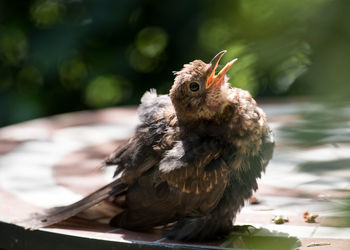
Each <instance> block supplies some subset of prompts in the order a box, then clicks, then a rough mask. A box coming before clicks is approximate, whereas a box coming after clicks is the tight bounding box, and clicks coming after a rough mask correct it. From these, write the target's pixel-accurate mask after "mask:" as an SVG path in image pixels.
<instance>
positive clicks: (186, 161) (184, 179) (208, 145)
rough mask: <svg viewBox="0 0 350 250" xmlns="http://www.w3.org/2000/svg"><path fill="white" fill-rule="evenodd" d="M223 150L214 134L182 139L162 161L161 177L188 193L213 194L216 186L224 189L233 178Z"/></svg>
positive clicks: (160, 166)
mask: <svg viewBox="0 0 350 250" xmlns="http://www.w3.org/2000/svg"><path fill="white" fill-rule="evenodd" d="M223 149H224V148H223V146H222V145H221V143H220V141H219V140H217V139H214V138H210V137H208V138H200V139H198V138H195V137H194V138H193V137H191V136H190V137H188V138H186V140H182V141H178V142H177V143H176V144H175V145H174V147H173V148H172V149H171V150H168V151H167V152H166V154H165V156H164V157H163V159H162V160H161V162H160V164H159V170H160V179H161V180H162V181H166V182H167V183H168V184H169V185H170V186H173V187H176V188H178V189H180V190H181V191H182V192H184V193H193V194H200V193H209V192H211V191H212V189H214V188H219V189H220V192H221V191H223V190H224V187H225V185H226V183H227V181H228V178H229V171H228V170H229V169H228V166H227V164H226V162H225V160H224V159H223V158H222V152H223Z"/></svg>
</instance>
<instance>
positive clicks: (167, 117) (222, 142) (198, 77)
mask: <svg viewBox="0 0 350 250" xmlns="http://www.w3.org/2000/svg"><path fill="white" fill-rule="evenodd" d="M225 52H226V51H222V52H220V53H218V54H217V55H216V56H215V57H214V58H213V59H212V60H211V62H210V63H209V64H206V63H204V62H203V61H201V60H195V61H193V62H191V63H189V64H185V65H184V67H183V69H182V70H180V71H178V72H175V76H176V77H175V80H174V84H173V86H172V88H171V90H170V93H169V95H160V96H157V94H156V92H155V91H154V90H151V91H149V92H146V93H145V94H144V96H143V97H142V99H141V102H142V103H141V105H140V106H139V109H138V114H139V118H140V120H141V124H140V125H139V126H138V127H137V129H136V132H135V135H134V136H133V137H132V138H131V139H130V140H129V141H128V142H127V143H126V144H125V145H123V146H122V147H120V148H118V149H117V150H116V151H115V152H114V153H112V154H111V155H110V156H109V157H108V158H107V159H106V160H105V162H104V164H105V165H106V166H116V170H115V180H114V181H113V182H111V183H109V184H108V185H106V186H104V187H102V188H101V189H99V190H97V191H96V192H94V193H92V194H90V195H88V196H87V197H85V198H83V199H82V200H80V201H78V202H76V203H74V204H72V205H69V206H66V207H63V208H58V209H55V210H53V211H51V212H50V213H48V214H46V215H42V216H39V217H36V218H34V220H33V221H32V224H31V227H32V228H38V227H45V226H48V225H52V224H54V223H57V222H60V221H62V220H65V219H67V218H69V217H71V216H74V215H76V214H77V213H79V212H81V211H83V210H85V209H87V208H90V207H92V206H94V205H96V204H98V203H100V202H102V201H104V200H109V201H110V202H112V204H114V206H119V207H120V206H121V207H123V212H121V213H119V214H116V215H115V216H114V217H113V218H112V219H111V221H110V224H111V225H113V226H115V227H122V228H125V229H130V230H145V229H151V228H153V227H156V226H166V225H168V227H167V230H166V236H167V237H168V238H171V239H176V240H184V241H202V240H211V239H215V238H217V237H221V236H225V235H226V234H227V233H229V232H230V230H231V229H232V227H233V220H234V219H235V216H236V214H237V213H238V212H239V210H240V209H241V208H242V206H243V205H244V201H245V200H247V199H249V198H250V197H251V196H252V192H253V191H255V190H256V189H257V187H258V186H257V178H259V177H260V176H261V172H263V171H264V170H265V167H266V166H267V164H268V162H269V160H270V159H271V157H272V153H273V148H274V139H273V135H272V132H271V130H270V129H269V127H268V124H267V122H266V118H265V114H264V112H263V111H262V110H261V109H260V108H259V107H258V106H257V104H256V102H255V100H254V99H253V98H252V97H251V95H250V94H249V93H248V92H247V91H244V90H242V89H239V88H231V87H230V84H229V83H228V82H227V81H228V78H227V77H226V72H227V71H228V70H229V69H230V67H231V66H232V65H233V64H234V63H235V61H236V59H235V60H232V61H231V62H229V63H228V64H226V65H225V66H224V67H223V68H222V69H221V71H220V72H218V73H217V74H216V69H217V66H218V63H219V61H220V59H221V57H222V56H223V55H224V53H225Z"/></svg>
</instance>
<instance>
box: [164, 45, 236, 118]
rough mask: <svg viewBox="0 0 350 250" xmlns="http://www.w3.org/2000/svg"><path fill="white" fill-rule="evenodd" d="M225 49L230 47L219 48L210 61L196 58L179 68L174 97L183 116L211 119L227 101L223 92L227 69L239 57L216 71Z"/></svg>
mask: <svg viewBox="0 0 350 250" xmlns="http://www.w3.org/2000/svg"><path fill="white" fill-rule="evenodd" d="M225 53H226V50H224V51H221V52H219V53H218V54H217V55H216V56H215V57H214V58H213V59H212V60H211V61H210V63H208V64H207V63H204V62H203V61H201V60H195V61H193V62H190V63H189V64H185V65H184V67H183V69H182V70H180V71H178V72H175V75H176V77H175V81H174V84H173V86H172V88H171V90H170V98H171V101H172V103H173V105H174V107H175V110H176V113H177V116H178V119H179V120H182V121H183V122H194V121H196V120H198V119H205V120H211V119H213V118H214V117H215V116H216V114H217V112H218V111H219V110H220V107H221V106H222V105H223V104H224V103H225V100H226V99H225V95H224V93H223V92H225V89H227V88H228V84H226V82H227V79H228V78H227V77H226V72H227V71H228V70H229V69H230V68H231V66H232V65H233V64H234V63H235V62H236V60H237V59H234V60H232V61H230V62H229V63H227V64H226V65H225V66H224V67H223V68H222V69H221V70H220V71H219V72H218V73H217V74H216V73H215V71H216V68H217V66H218V64H219V61H220V59H221V57H222V56H223V55H224V54H225Z"/></svg>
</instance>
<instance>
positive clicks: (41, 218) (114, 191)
mask: <svg viewBox="0 0 350 250" xmlns="http://www.w3.org/2000/svg"><path fill="white" fill-rule="evenodd" d="M126 189H127V185H125V184H123V183H120V181H119V180H118V179H117V180H115V181H113V182H111V183H109V184H107V185H106V186H104V187H102V188H100V189H98V190H97V191H95V192H93V193H92V194H90V195H88V196H86V197H84V198H83V199H81V200H79V201H77V202H75V203H73V204H71V205H68V206H64V207H57V208H53V209H50V210H48V211H47V212H46V213H44V214H39V215H33V216H32V217H30V218H29V219H27V220H25V221H22V222H21V223H20V224H22V225H23V226H24V227H26V228H28V229H32V230H35V229H38V228H41V227H47V226H50V225H53V224H56V223H58V222H61V221H63V220H66V219H68V218H70V217H72V216H75V215H77V214H78V213H80V212H82V211H83V210H85V209H88V208H90V207H92V206H94V205H96V204H98V203H100V202H101V201H103V200H105V199H107V198H108V197H110V196H115V195H118V194H121V193H122V192H124V191H125V190H126Z"/></svg>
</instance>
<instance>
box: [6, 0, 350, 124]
mask: <svg viewBox="0 0 350 250" xmlns="http://www.w3.org/2000/svg"><path fill="white" fill-rule="evenodd" d="M348 13H350V2H349V1H347V0H338V1H331V0H309V1H294V0H285V1H279V0H267V1H258V0H236V1H233V0H232V1H231V0H222V1H212V0H211V1H209V0H205V1H200V0H194V1H184V0H180V1H159V0H158V1H151V0H146V1H145V0H143V1H141V0H135V1H126V0H119V1H112V0H106V1H91V0H31V1H5V0H2V1H0V125H7V124H11V123H14V122H19V121H23V120H26V119H30V118H35V117H40V116H46V115H50V114H55V113H62V112H68V111H75V110H82V109H90V108H100V107H107V106H111V105H129V104H133V105H134V104H138V102H139V99H140V97H141V95H142V93H143V92H144V91H146V90H147V89H149V88H157V89H158V90H159V92H161V93H167V91H168V89H169V88H170V86H171V84H172V80H173V76H172V73H171V72H172V71H173V70H179V69H180V68H181V67H182V65H183V64H184V63H187V62H189V61H191V60H193V59H202V60H204V61H206V62H208V61H209V60H210V59H211V58H212V57H213V56H214V55H215V54H216V53H217V52H218V51H221V50H223V49H227V50H228V53H227V55H226V56H225V57H224V62H227V61H228V60H231V59H232V58H235V57H238V58H239V61H238V62H237V63H236V64H235V66H234V67H233V68H232V70H231V71H230V72H229V75H230V76H231V83H232V84H233V85H234V86H238V87H242V88H244V89H248V90H250V91H251V92H252V94H253V95H254V96H256V97H274V96H296V95H298V96H300V95H302V96H313V97H316V98H318V99H321V100H328V101H332V102H342V101H344V100H347V99H349V97H350V84H349V79H350V71H349V70H348V65H350V46H349V38H350V15H349V14H348Z"/></svg>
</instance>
